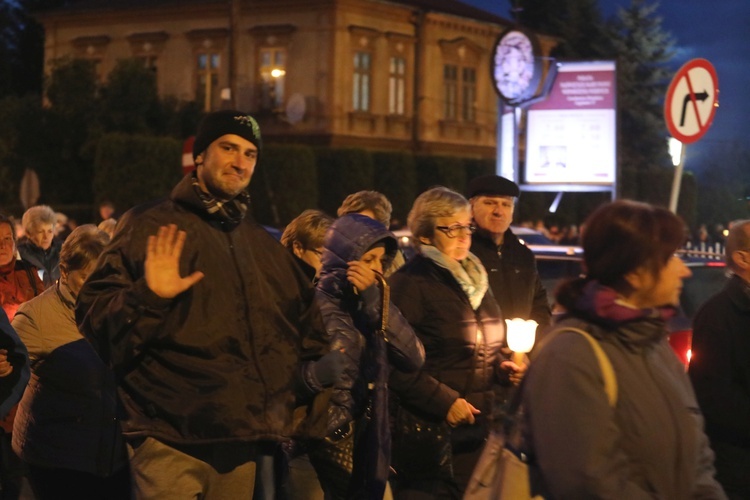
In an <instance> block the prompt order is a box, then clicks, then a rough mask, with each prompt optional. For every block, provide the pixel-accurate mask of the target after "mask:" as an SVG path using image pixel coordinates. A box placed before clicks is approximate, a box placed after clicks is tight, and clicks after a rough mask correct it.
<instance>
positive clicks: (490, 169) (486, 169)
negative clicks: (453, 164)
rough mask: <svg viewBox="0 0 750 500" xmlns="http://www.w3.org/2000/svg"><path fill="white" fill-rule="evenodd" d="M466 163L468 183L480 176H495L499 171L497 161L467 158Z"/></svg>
mask: <svg viewBox="0 0 750 500" xmlns="http://www.w3.org/2000/svg"><path fill="white" fill-rule="evenodd" d="M464 163H465V164H466V181H467V182H468V181H470V180H471V179H473V178H475V177H479V176H480V175H489V174H494V173H495V172H496V171H497V160H494V159H489V158H467V159H466V160H464ZM511 180H513V179H511Z"/></svg>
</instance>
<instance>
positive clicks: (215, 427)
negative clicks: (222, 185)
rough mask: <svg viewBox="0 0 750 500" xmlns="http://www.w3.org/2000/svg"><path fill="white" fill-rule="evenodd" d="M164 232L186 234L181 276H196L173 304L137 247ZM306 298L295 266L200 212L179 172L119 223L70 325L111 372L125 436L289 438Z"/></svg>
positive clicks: (254, 230) (280, 251) (250, 225)
mask: <svg viewBox="0 0 750 500" xmlns="http://www.w3.org/2000/svg"><path fill="white" fill-rule="evenodd" d="M167 224H176V225H177V227H178V229H180V230H183V231H185V232H186V233H187V238H186V240H185V246H184V249H183V251H182V257H181V259H180V274H181V275H182V276H186V275H189V274H190V273H192V272H194V271H197V270H200V271H202V272H203V273H204V274H205V277H204V278H203V279H202V280H201V281H200V282H198V283H197V284H196V285H195V286H193V287H192V288H191V289H190V290H187V291H186V292H184V293H182V294H180V295H178V296H177V297H175V298H173V299H163V298H160V297H158V296H156V295H155V294H154V293H153V292H152V291H151V290H150V289H149V288H148V286H147V285H146V281H145V278H144V274H143V272H144V271H143V266H144V260H145V250H146V241H147V238H148V236H149V235H153V234H155V233H156V232H157V230H158V228H159V227H160V226H163V225H167ZM312 292H313V290H312V287H311V285H310V283H309V280H308V279H307V277H306V276H304V274H303V273H302V272H301V270H300V268H299V266H297V264H296V263H295V262H294V257H293V256H292V255H291V254H290V253H289V252H287V251H286V250H285V249H284V248H283V247H282V246H281V244H280V243H279V242H278V241H276V240H275V239H274V238H273V237H272V236H271V235H269V234H268V232H267V231H266V230H264V229H263V228H262V227H261V226H260V225H258V224H256V223H255V222H253V221H252V220H250V218H249V217H247V216H246V217H245V218H244V219H243V220H242V221H241V222H239V223H231V222H229V221H227V220H222V219H219V218H218V217H216V216H211V215H209V214H208V212H207V211H206V209H205V208H204V205H203V203H202V201H201V200H200V198H199V197H198V195H197V193H196V192H195V190H194V188H193V186H192V182H191V177H190V176H189V175H188V176H186V177H185V178H183V180H182V181H181V182H180V183H179V184H178V185H177V186H176V187H175V189H174V190H173V191H172V193H171V195H170V197H169V199H166V200H161V201H157V202H152V203H149V204H146V205H142V206H139V207H136V208H134V209H132V210H131V211H129V212H128V213H127V214H125V215H124V216H123V218H122V219H121V220H120V222H119V224H118V231H117V233H116V235H115V237H114V239H113V240H112V242H111V243H110V245H109V246H108V247H107V249H106V250H105V252H104V253H103V254H102V256H101V257H100V258H99V261H98V263H97V268H96V270H95V271H94V272H93V273H92V274H91V276H90V277H89V279H88V281H87V282H86V284H85V285H84V287H83V289H82V290H81V292H80V294H79V297H78V305H77V311H76V317H77V320H78V324H79V327H80V329H81V332H82V333H83V334H84V335H85V336H86V337H87V338H89V339H90V340H91V341H92V342H93V343H94V345H95V348H96V349H97V351H98V352H99V354H100V355H101V356H102V357H103V359H104V360H105V361H106V362H108V363H111V365H112V366H113V368H114V370H115V375H116V376H117V378H118V382H119V389H120V390H119V393H120V398H121V399H122V401H123V403H124V405H125V407H126V410H127V419H126V420H125V421H124V422H123V428H124V430H125V433H126V435H128V436H133V437H136V436H139V437H140V436H151V437H154V438H156V439H159V440H162V441H165V442H167V443H175V444H202V443H203V444H209V443H218V442H224V443H241V442H247V441H257V440H270V441H280V440H285V439H287V438H288V437H290V436H291V435H292V427H293V422H292V420H293V419H292V412H293V409H294V405H295V394H294V382H295V381H294V379H295V376H296V373H297V369H298V365H299V362H300V358H301V356H302V355H303V351H304V350H305V349H306V348H307V347H308V346H307V344H303V337H304V338H305V339H307V340H309V339H310V338H311V337H306V336H304V335H303V330H305V329H306V328H308V326H309V325H310V323H308V322H307V321H306V315H307V314H308V313H309V312H310V304H311V301H312ZM311 347H313V348H314V347H315V345H311Z"/></svg>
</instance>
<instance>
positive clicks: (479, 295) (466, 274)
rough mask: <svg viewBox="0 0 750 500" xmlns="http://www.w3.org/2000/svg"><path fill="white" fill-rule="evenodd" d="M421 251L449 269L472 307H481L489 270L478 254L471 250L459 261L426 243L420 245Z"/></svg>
mask: <svg viewBox="0 0 750 500" xmlns="http://www.w3.org/2000/svg"><path fill="white" fill-rule="evenodd" d="M419 251H420V252H421V253H422V255H424V256H425V257H427V258H428V259H430V260H431V261H433V262H434V263H435V264H437V265H438V266H440V267H442V268H444V269H447V270H448V271H449V272H450V273H451V275H453V278H455V280H456V281H457V282H458V284H459V285H460V286H461V289H462V290H463V291H464V293H465V294H466V296H467V297H468V298H469V303H470V304H471V307H472V308H473V309H474V310H477V309H478V308H479V305H480V304H481V303H482V299H483V298H484V294H485V293H487V288H488V287H489V282H488V280H487V271H486V270H485V269H484V266H483V265H482V263H481V262H480V261H479V258H478V257H477V256H476V255H474V254H473V253H471V252H469V255H468V256H467V257H466V258H465V259H464V260H462V261H458V260H456V259H452V258H450V257H448V256H447V255H445V254H444V253H443V252H441V251H440V250H438V249H437V248H435V247H434V246H432V245H424V244H423V245H421V246H420V247H419Z"/></svg>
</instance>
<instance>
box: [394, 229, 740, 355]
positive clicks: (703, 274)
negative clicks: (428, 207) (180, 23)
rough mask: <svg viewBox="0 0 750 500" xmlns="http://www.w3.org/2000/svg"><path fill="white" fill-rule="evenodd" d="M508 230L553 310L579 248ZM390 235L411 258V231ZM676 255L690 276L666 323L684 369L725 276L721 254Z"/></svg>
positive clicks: (576, 268)
mask: <svg viewBox="0 0 750 500" xmlns="http://www.w3.org/2000/svg"><path fill="white" fill-rule="evenodd" d="M511 230H512V231H513V233H514V234H515V235H516V236H518V238H519V239H520V240H522V241H523V242H524V243H525V244H526V246H528V247H529V249H531V251H532V252H534V255H535V256H536V260H537V269H538V270H539V276H540V278H541V280H542V284H543V285H544V287H545V289H546V290H547V297H548V299H549V302H550V304H551V305H552V306H553V310H554V304H555V291H556V290H557V287H558V285H559V284H560V282H562V281H563V280H567V279H569V278H572V277H575V276H578V275H580V274H581V273H582V269H581V263H582V262H583V249H581V247H578V246H566V245H556V244H553V243H551V242H550V241H549V240H548V239H547V238H546V237H545V236H544V235H542V234H541V233H539V232H538V231H535V230H533V229H527V228H521V227H516V226H512V227H511ZM394 234H396V236H397V238H398V241H399V246H400V247H401V249H402V251H403V252H404V255H405V256H406V258H407V259H408V258H409V257H411V256H412V255H414V251H415V250H414V246H413V243H412V236H411V232H409V230H408V229H404V230H399V231H395V233H394ZM545 240H546V242H545ZM537 242H541V243H537ZM678 254H679V255H680V257H681V258H682V259H683V260H684V261H685V264H686V265H687V266H688V267H689V268H690V271H691V272H692V273H693V274H692V276H691V277H690V278H687V279H686V280H684V282H683V288H682V294H681V295H680V313H679V314H678V315H677V316H676V317H675V318H673V319H672V320H671V321H670V324H669V330H670V336H669V343H670V344H671V346H672V349H674V351H675V353H676V354H677V357H678V358H679V359H680V360H681V361H682V363H683V364H684V365H685V367H686V368H687V365H688V364H689V363H690V355H691V353H690V348H691V344H692V337H693V327H692V319H693V316H694V315H695V313H696V312H697V311H698V309H699V308H700V306H701V305H702V304H703V303H704V302H705V301H706V300H708V298H709V297H711V296H712V295H714V294H715V293H717V292H718V291H719V290H721V289H722V287H723V286H724V284H725V283H726V281H727V279H728V276H729V275H728V272H727V268H726V263H725V262H724V256H723V255H722V254H719V253H714V252H697V251H693V250H681V251H679V252H678Z"/></svg>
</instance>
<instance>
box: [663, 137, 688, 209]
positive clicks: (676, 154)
mask: <svg viewBox="0 0 750 500" xmlns="http://www.w3.org/2000/svg"><path fill="white" fill-rule="evenodd" d="M667 145H668V146H669V155H670V156H671V157H672V165H674V167H675V169H674V179H672V195H671V196H670V197H669V210H671V211H672V213H675V214H676V213H677V200H678V199H679V197H680V184H682V166H683V160H684V158H685V145H684V144H683V143H682V142H680V141H679V140H677V139H675V138H674V137H670V138H669V139H668V140H667Z"/></svg>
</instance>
